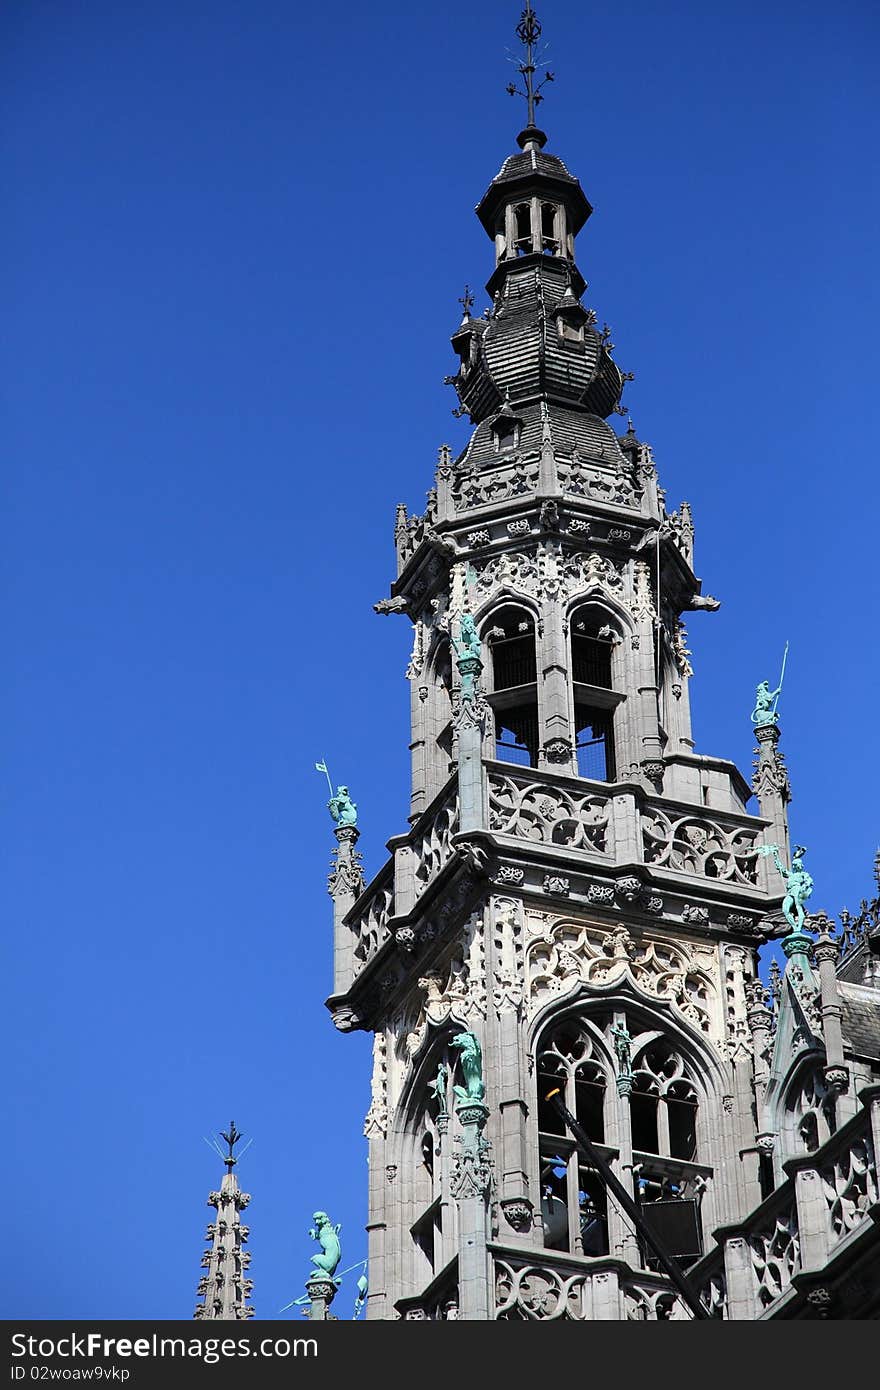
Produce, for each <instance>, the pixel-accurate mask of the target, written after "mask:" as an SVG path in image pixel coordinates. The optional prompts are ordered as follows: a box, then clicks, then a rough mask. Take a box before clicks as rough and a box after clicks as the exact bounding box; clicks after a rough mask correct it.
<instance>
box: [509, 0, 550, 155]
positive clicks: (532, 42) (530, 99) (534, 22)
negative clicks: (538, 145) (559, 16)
mask: <svg viewBox="0 0 880 1390" xmlns="http://www.w3.org/2000/svg"><path fill="white" fill-rule="evenodd" d="M516 32H517V36H518V38H519V40H520V42H521V43H522V45H523V48H524V49H525V53H524V55H523V58H522V60H521V61H520V62H519V64H518V71H519V74H520V76H521V77H522V79H523V86H522V87H518V86H517V85H516V83H515V82H510V83H509V84H508V87H507V90H508V92H509V93H510V95H511V96H512V97H525V99H526V106H527V109H528V120H527V122H526V126H527V128H528V127H534V126H535V107H536V106H537V105H538V102H539V101H543V100H544V98H543V97H542V96H541V88H542V87H543V86H545V85H546V84H547V83H548V82H552V81H553V74H552V72H546V73H545V74H544V76H543V77H542V78H541V80H540V82H537V83H536V82H535V73H536V72H537V70H538V68H539V67H545V66H546V64H544V63H539V62H538V61H537V55H536V53H535V46H536V44H537V42H538V40H539V39H540V37H541V21H540V20H539V18H538V16H537V15H536V14H535V11H534V10H533V9H532V7H531V4H530V3H529V0H526V7H525V9H524V10H523V12H522V16H521V18H520V21H519V24H518V25H517V26H516ZM511 61H512V62H515V61H516V60H515V59H511Z"/></svg>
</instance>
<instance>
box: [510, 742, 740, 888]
mask: <svg viewBox="0 0 880 1390" xmlns="http://www.w3.org/2000/svg"><path fill="white" fill-rule="evenodd" d="M488 771H489V829H490V830H492V831H494V832H495V833H496V834H498V835H513V836H516V837H517V838H518V839H522V840H530V841H532V842H533V843H541V844H545V845H558V846H560V847H562V848H565V849H575V850H581V851H583V852H585V853H586V854H588V855H597V856H605V855H611V854H613V855H614V857H615V858H616V859H617V860H618V861H621V862H636V863H639V862H641V863H644V864H646V865H649V866H651V867H656V868H658V869H666V870H672V871H674V872H675V873H678V874H688V875H694V876H696V877H699V878H703V879H711V880H713V881H715V882H718V883H727V884H730V885H733V886H736V887H746V888H752V889H757V888H758V887H759V885H760V880H759V874H758V864H759V863H760V860H759V858H758V856H757V855H756V853H755V849H756V847H757V845H758V844H760V843H761V841H762V839H763V832H764V824H763V822H762V821H760V820H758V819H757V818H754V817H748V816H745V815H741V816H737V815H733V814H729V813H727V812H724V811H718V810H714V809H713V810H711V811H708V810H707V811H702V810H696V809H694V810H688V809H687V808H686V807H684V806H678V807H676V806H675V805H674V804H670V803H669V802H668V801H663V800H661V799H659V798H655V797H651V796H650V795H647V794H646V793H645V792H644V791H642V789H641V788H633V787H632V786H631V785H629V784H627V785H625V786H621V785H620V784H609V783H604V782H592V781H587V780H586V779H585V778H580V777H571V776H562V775H560V774H559V773H556V772H550V771H543V770H540V769H537V768H523V767H517V766H516V765H514V764H512V763H511V764H508V763H500V762H491V763H489V764H488Z"/></svg>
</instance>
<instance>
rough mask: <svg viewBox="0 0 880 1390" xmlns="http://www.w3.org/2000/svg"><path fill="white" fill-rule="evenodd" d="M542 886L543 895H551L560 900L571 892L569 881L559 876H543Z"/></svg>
mask: <svg viewBox="0 0 880 1390" xmlns="http://www.w3.org/2000/svg"><path fill="white" fill-rule="evenodd" d="M542 886H543V889H544V892H545V893H552V894H555V895H556V896H557V897H562V898H565V897H567V896H568V894H569V892H570V891H571V882H570V880H569V879H567V878H563V877H562V875H561V874H545V875H544V883H543V885H542Z"/></svg>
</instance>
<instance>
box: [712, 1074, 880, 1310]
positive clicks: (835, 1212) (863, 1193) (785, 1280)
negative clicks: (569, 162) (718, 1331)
mask: <svg viewBox="0 0 880 1390" xmlns="http://www.w3.org/2000/svg"><path fill="white" fill-rule="evenodd" d="M859 1098H860V1100H861V1101H862V1108H861V1109H860V1110H859V1111H858V1113H857V1114H856V1115H854V1116H853V1118H852V1119H851V1120H848V1121H847V1123H846V1124H845V1125H844V1126H843V1127H842V1128H841V1129H840V1130H838V1132H837V1133H836V1134H833V1135H832V1136H831V1137H830V1139H828V1140H826V1142H825V1143H824V1144H823V1145H822V1146H821V1148H819V1149H817V1150H816V1152H815V1153H812V1154H809V1155H804V1156H803V1157H799V1158H794V1159H790V1160H789V1161H788V1162H786V1163H785V1164H784V1165H783V1166H784V1168H785V1171H786V1174H787V1177H786V1179H785V1181H784V1182H783V1183H782V1184H781V1185H780V1186H779V1187H778V1188H777V1189H776V1190H775V1191H774V1192H772V1193H771V1194H770V1196H769V1197H768V1198H767V1199H766V1201H764V1202H762V1203H761V1205H760V1206H759V1207H757V1208H756V1209H755V1211H754V1212H752V1213H751V1215H750V1216H748V1217H747V1218H746V1220H745V1221H744V1222H742V1223H741V1224H740V1225H738V1226H735V1227H734V1226H728V1227H724V1228H723V1229H721V1230H720V1231H718V1232H716V1239H717V1240H718V1242H719V1245H717V1246H716V1247H715V1249H714V1250H713V1251H711V1252H710V1254H709V1255H707V1256H706V1257H705V1258H704V1259H702V1260H700V1261H699V1263H698V1264H697V1265H695V1266H693V1268H692V1270H691V1272H690V1277H691V1278H692V1280H693V1282H694V1284H695V1286H696V1288H697V1290H698V1291H699V1292H700V1293H701V1295H702V1297H703V1299H704V1301H705V1302H706V1304H707V1307H709V1308H710V1311H712V1312H713V1313H714V1315H715V1316H720V1317H725V1318H732V1319H738V1320H743V1319H745V1320H752V1321H754V1320H757V1319H759V1318H765V1319H766V1318H773V1317H776V1316H778V1315H780V1314H781V1313H784V1314H785V1316H789V1315H791V1314H792V1313H793V1314H794V1315H795V1316H797V1315H798V1313H799V1311H800V1304H801V1303H802V1302H804V1301H805V1300H808V1298H809V1287H810V1285H811V1284H813V1285H815V1283H816V1281H817V1280H820V1279H821V1278H822V1274H823V1271H824V1270H825V1269H826V1268H827V1267H828V1266H829V1265H830V1264H831V1263H832V1261H836V1260H837V1259H838V1257H839V1255H840V1252H841V1249H842V1248H843V1247H844V1246H845V1244H846V1243H847V1242H855V1241H858V1240H859V1239H860V1236H861V1235H862V1234H864V1233H867V1232H871V1235H872V1238H873V1237H874V1232H875V1231H876V1222H877V1221H878V1220H880V1185H878V1171H877V1148H878V1144H880V1086H868V1087H866V1088H865V1089H864V1090H862V1091H861V1092H860V1093H859Z"/></svg>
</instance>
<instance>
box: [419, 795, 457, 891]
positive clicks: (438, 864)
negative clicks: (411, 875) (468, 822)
mask: <svg viewBox="0 0 880 1390" xmlns="http://www.w3.org/2000/svg"><path fill="white" fill-rule="evenodd" d="M428 815H429V817H430V819H429V822H428V825H427V826H426V827H425V828H424V829H423V830H421V831H420V830H419V826H416V827H415V838H412V837H411V848H412V851H413V854H414V855H415V857H416V861H417V863H416V870H415V877H416V883H417V885H418V889H417V891H418V892H419V893H421V892H423V891H424V889H425V888H427V886H428V884H429V883H431V882H432V881H433V880H434V879H435V878H436V877H437V875H438V874H439V872H440V870H441V869H442V868H443V866H444V864H445V863H446V862H447V860H448V859H450V858H451V856H452V854H453V851H454V849H455V846H454V845H453V843H452V837H453V835H454V834H455V833H456V831H457V830H458V790H457V787H455V786H453V787H452V788H451V789H450V790H449V792H448V793H447V795H446V797H445V799H444V800H443V801H441V803H440V805H439V806H437V807H436V809H433V808H432V807H429V808H428ZM419 824H421V822H420V823H419Z"/></svg>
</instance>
